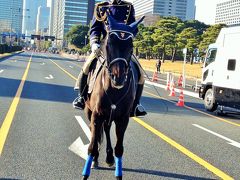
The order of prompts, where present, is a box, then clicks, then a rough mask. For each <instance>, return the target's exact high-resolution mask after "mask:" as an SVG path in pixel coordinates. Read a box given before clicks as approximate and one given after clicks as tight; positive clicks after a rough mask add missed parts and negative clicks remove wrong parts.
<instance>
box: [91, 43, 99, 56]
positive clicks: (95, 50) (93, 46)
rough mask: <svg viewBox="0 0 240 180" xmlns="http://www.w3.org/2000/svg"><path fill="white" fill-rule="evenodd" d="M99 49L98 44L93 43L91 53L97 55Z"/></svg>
mask: <svg viewBox="0 0 240 180" xmlns="http://www.w3.org/2000/svg"><path fill="white" fill-rule="evenodd" d="M99 48H100V44H97V43H93V44H92V47H91V50H92V53H94V54H97V53H98V51H99Z"/></svg>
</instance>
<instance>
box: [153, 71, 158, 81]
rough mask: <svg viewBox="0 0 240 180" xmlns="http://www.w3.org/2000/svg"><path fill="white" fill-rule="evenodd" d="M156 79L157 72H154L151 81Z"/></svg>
mask: <svg viewBox="0 0 240 180" xmlns="http://www.w3.org/2000/svg"><path fill="white" fill-rule="evenodd" d="M157 80H158V75H157V72H154V73H153V76H152V81H157Z"/></svg>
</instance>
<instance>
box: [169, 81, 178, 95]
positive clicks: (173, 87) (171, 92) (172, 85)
mask: <svg viewBox="0 0 240 180" xmlns="http://www.w3.org/2000/svg"><path fill="white" fill-rule="evenodd" d="M168 96H172V97H174V96H176V94H175V83H174V80H173V78H172V82H171V91H170V94H169V95H168Z"/></svg>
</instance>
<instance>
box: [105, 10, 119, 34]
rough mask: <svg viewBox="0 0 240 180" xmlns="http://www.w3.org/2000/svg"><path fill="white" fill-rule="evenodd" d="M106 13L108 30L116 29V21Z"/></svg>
mask: <svg viewBox="0 0 240 180" xmlns="http://www.w3.org/2000/svg"><path fill="white" fill-rule="evenodd" d="M106 13H107V18H108V24H109V28H110V30H112V29H114V28H115V27H117V24H118V23H117V21H116V20H115V19H114V18H113V17H112V16H111V15H110V14H109V12H106Z"/></svg>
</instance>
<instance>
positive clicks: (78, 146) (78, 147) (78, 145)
mask: <svg viewBox="0 0 240 180" xmlns="http://www.w3.org/2000/svg"><path fill="white" fill-rule="evenodd" d="M88 145H89V144H86V145H84V144H83V141H82V139H81V138H80V137H79V138H77V139H76V141H74V142H73V143H72V145H71V146H69V148H68V149H69V150H70V151H72V152H74V153H75V154H76V155H78V156H80V157H81V158H83V159H85V160H86V159H87V156H88Z"/></svg>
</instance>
